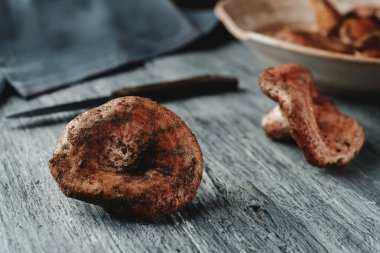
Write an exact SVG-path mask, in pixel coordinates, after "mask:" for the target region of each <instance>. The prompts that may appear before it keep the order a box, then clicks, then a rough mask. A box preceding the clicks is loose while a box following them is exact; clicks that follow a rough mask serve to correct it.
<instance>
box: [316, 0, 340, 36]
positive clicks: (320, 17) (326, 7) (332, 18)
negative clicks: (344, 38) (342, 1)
mask: <svg viewBox="0 0 380 253" xmlns="http://www.w3.org/2000/svg"><path fill="white" fill-rule="evenodd" d="M311 4H312V7H313V9H314V15H315V18H316V20H317V24H318V26H319V30H320V31H321V32H323V33H324V34H325V35H329V34H331V33H332V32H333V31H334V30H335V28H336V26H337V24H338V23H339V20H340V13H339V11H338V10H337V9H336V8H335V7H334V6H333V5H332V4H331V3H330V2H329V1H327V0H311Z"/></svg>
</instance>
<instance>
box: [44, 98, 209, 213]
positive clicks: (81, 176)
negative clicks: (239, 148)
mask: <svg viewBox="0 0 380 253" xmlns="http://www.w3.org/2000/svg"><path fill="white" fill-rule="evenodd" d="M49 168H50V170H51V173H52V175H53V177H54V178H55V180H56V181H57V183H58V185H59V187H60V189H61V190H62V192H63V193H64V194H65V195H66V196H68V197H71V198H75V199H79V200H82V201H86V202H88V203H93V204H97V205H100V206H102V207H104V208H105V209H106V210H107V211H109V212H110V213H113V214H115V215H118V216H123V217H144V218H153V217H157V216H162V215H166V214H169V213H171V212H174V211H177V210H178V209H180V208H181V207H183V206H184V205H186V204H187V203H188V202H189V201H191V199H193V197H194V196H195V194H196V192H197V189H198V187H199V185H200V182H201V177H202V171H203V159H202V153H201V149H200V146H199V144H198V142H197V140H196V138H195V136H194V134H193V133H192V132H191V130H190V129H189V127H187V126H186V124H185V123H184V122H183V121H182V120H181V119H180V118H179V117H178V116H177V115H176V114H175V113H173V112H172V111H170V110H168V109H166V108H165V107H163V106H161V105H159V104H157V103H156V102H154V101H152V100H149V99H146V98H140V97H122V98H117V99H114V100H111V101H110V102H108V103H106V104H104V105H101V106H99V107H97V108H95V109H92V110H90V111H87V112H84V113H82V114H80V115H79V116H77V117H76V118H75V119H73V120H72V121H71V122H70V123H69V124H68V125H67V126H66V128H65V129H64V131H63V133H62V135H61V137H60V138H59V140H58V143H57V146H56V148H55V151H54V153H53V157H52V158H51V159H50V160H49Z"/></svg>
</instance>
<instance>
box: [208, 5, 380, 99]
mask: <svg viewBox="0 0 380 253" xmlns="http://www.w3.org/2000/svg"><path fill="white" fill-rule="evenodd" d="M331 2H332V3H333V4H334V5H335V6H336V7H337V8H338V9H339V10H340V11H341V12H342V13H345V12H347V11H349V10H350V9H352V8H354V7H357V6H380V1H379V0H331ZM215 13H216V15H217V17H218V18H219V19H220V21H221V22H222V23H223V24H224V25H225V26H226V28H227V29H228V30H229V31H230V32H231V33H232V34H233V35H234V36H235V37H236V38H238V39H239V40H241V41H242V42H244V43H245V44H246V45H247V46H248V47H249V48H250V49H251V50H252V53H253V55H254V57H255V58H257V59H258V60H259V62H260V63H262V65H263V67H269V66H274V65H278V64H283V63H290V62H291V63H298V64H302V65H304V66H306V67H308V68H309V69H310V70H311V71H312V72H313V74H314V76H315V78H316V80H317V82H318V85H319V87H320V88H321V89H323V90H327V91H330V92H335V93H336V92H339V93H342V92H343V93H351V94H356V93H357V92H360V93H364V94H368V93H371V94H373V93H376V94H380V59H376V58H364V57H357V56H353V55H346V54H341V53H334V52H330V51H325V50H321V49H316V48H310V47H305V46H300V45H296V44H292V43H288V42H285V41H281V40H278V39H274V38H272V37H269V36H266V35H263V34H260V33H258V32H257V31H260V30H262V29H264V28H266V27H270V26H273V25H274V26H278V25H282V26H288V27H291V28H299V29H313V28H315V26H316V24H315V18H314V14H313V10H312V8H311V4H310V0H286V1H279V0H224V1H220V2H219V3H218V4H217V5H216V7H215Z"/></svg>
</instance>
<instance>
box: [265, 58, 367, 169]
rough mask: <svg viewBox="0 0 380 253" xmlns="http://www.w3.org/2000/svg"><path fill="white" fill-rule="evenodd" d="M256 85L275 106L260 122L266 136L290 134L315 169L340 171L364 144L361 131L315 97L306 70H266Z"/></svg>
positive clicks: (295, 67) (282, 67)
mask: <svg viewBox="0 0 380 253" xmlns="http://www.w3.org/2000/svg"><path fill="white" fill-rule="evenodd" d="M259 85H260V88H261V90H262V91H263V93H264V94H266V95H267V96H268V97H270V98H271V99H273V100H274V101H275V102H277V103H278V107H277V108H278V109H277V108H274V109H273V110H272V111H270V112H269V113H268V114H267V115H265V116H264V117H263V119H262V125H263V127H264V130H265V132H266V133H267V134H268V136H270V137H272V138H274V139H278V138H284V137H287V134H289V135H290V136H291V137H292V138H293V139H294V140H295V142H296V143H297V145H298V146H299V148H300V149H301V150H302V151H303V152H304V156H305V158H306V160H307V161H308V162H309V163H310V164H311V165H314V166H317V167H342V166H345V165H347V164H348V163H350V162H351V161H352V160H353V159H354V158H355V157H356V156H357V154H358V153H359V151H360V149H361V148H362V146H363V144H364V140H365V133H364V129H363V127H362V126H361V125H360V123H359V122H358V121H357V120H355V119H353V118H351V117H349V116H346V115H344V114H342V113H341V112H340V111H339V110H338V109H337V108H336V107H335V105H334V104H333V103H331V102H330V101H329V100H327V99H325V98H324V97H322V96H321V95H320V94H319V93H318V91H317V89H316V86H315V82H314V79H313V76H312V74H311V73H310V71H309V70H308V69H306V68H304V67H303V66H301V65H298V64H284V65H280V66H277V67H274V68H269V69H267V70H266V71H264V72H262V73H261V74H260V76H259ZM278 133H281V134H278Z"/></svg>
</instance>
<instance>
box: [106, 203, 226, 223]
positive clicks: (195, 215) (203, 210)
mask: <svg viewBox="0 0 380 253" xmlns="http://www.w3.org/2000/svg"><path fill="white" fill-rule="evenodd" d="M230 206H231V203H230V201H226V200H224V199H220V198H218V197H216V198H211V199H208V200H207V201H206V202H204V201H203V202H197V203H194V202H192V203H190V204H188V205H186V206H185V207H183V208H182V209H181V210H179V211H178V212H175V213H172V214H169V215H167V216H164V217H158V218H155V219H140V218H133V217H118V216H114V215H110V217H111V219H113V220H115V221H119V222H122V223H135V224H141V225H163V226H172V225H175V224H180V223H183V222H185V221H194V220H197V219H204V217H205V216H212V213H220V211H221V210H226V209H227V208H228V207H230Z"/></svg>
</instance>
